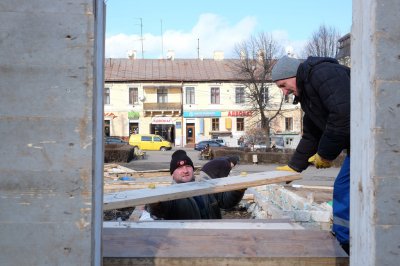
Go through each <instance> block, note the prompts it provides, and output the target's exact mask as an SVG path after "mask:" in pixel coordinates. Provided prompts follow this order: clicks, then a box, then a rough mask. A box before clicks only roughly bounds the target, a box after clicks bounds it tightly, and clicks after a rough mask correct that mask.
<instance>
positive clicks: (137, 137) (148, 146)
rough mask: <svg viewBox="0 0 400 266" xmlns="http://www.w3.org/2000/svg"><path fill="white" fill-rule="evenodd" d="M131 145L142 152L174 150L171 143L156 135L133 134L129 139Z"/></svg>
mask: <svg viewBox="0 0 400 266" xmlns="http://www.w3.org/2000/svg"><path fill="white" fill-rule="evenodd" d="M129 145H132V146H134V147H137V148H139V149H141V150H153V151H158V150H160V151H166V150H170V149H172V147H171V143H170V142H169V141H166V140H165V139H163V138H162V137H161V136H159V135H154V134H132V135H131V136H130V137H129Z"/></svg>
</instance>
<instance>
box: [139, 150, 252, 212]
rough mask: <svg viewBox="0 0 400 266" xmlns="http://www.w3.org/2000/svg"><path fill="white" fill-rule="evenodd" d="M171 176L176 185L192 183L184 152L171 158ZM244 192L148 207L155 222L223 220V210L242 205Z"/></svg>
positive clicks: (191, 168) (192, 175) (175, 201)
mask: <svg viewBox="0 0 400 266" xmlns="http://www.w3.org/2000/svg"><path fill="white" fill-rule="evenodd" d="M170 173H171V175H172V179H173V182H175V183H187V182H193V181H195V179H194V166H193V162H192V160H191V159H190V158H189V156H187V154H186V152H185V151H184V150H177V151H175V152H174V153H173V154H172V159H171V163H170ZM243 195H244V190H240V191H228V192H221V193H216V194H208V195H201V196H195V197H190V198H184V199H177V200H170V201H163V202H159V203H154V204H148V205H146V210H147V211H148V212H149V213H150V214H151V215H152V216H153V217H155V218H156V219H164V220H192V219H221V218H222V215H221V210H220V208H222V209H229V208H232V207H234V206H235V205H236V204H238V203H239V202H240V200H241V199H242V197H243Z"/></svg>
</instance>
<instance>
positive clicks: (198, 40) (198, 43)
mask: <svg viewBox="0 0 400 266" xmlns="http://www.w3.org/2000/svg"><path fill="white" fill-rule="evenodd" d="M197 59H200V39H199V38H197Z"/></svg>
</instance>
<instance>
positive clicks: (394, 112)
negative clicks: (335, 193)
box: [374, 60, 400, 178]
mask: <svg viewBox="0 0 400 266" xmlns="http://www.w3.org/2000/svg"><path fill="white" fill-rule="evenodd" d="M399 61H400V60H399ZM398 69H400V65H399V67H398ZM397 72H398V70H397ZM376 92H377V93H376V100H377V102H379V103H381V104H377V106H376V115H375V116H376V136H377V138H376V140H375V145H376V154H377V156H376V158H375V162H374V165H375V175H376V176H378V177H382V176H386V177H388V178H390V177H398V176H399V162H400V137H399V136H400V127H399V123H398V122H399V121H400V82H391V81H382V82H379V86H378V87H377V89H376Z"/></svg>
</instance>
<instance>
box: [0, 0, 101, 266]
mask: <svg viewBox="0 0 400 266" xmlns="http://www.w3.org/2000/svg"><path fill="white" fill-rule="evenodd" d="M95 2H96V1H93V0H73V1H51V0H37V1H21V0H16V1H10V0H6V1H1V3H0V46H1V49H0V58H1V60H0V76H1V79H0V93H1V96H2V97H0V135H1V136H2V141H1V142H0V158H1V160H0V172H1V173H2V174H1V178H0V198H1V203H0V208H1V217H0V235H1V236H2V238H1V240H0V265H90V264H91V263H92V261H93V249H92V243H93V239H95V238H96V237H98V236H97V235H100V234H99V233H97V235H95V234H94V233H93V230H92V226H93V220H92V215H93V209H92V208H93V206H92V202H93V197H92V193H93V191H92V190H93V177H92V175H93V158H94V155H93V150H94V149H93V136H94V133H93V131H94V128H95V127H94V120H93V107H92V106H93V103H94V100H93V86H94V82H93V79H94V74H93V73H94V67H95V66H94V62H95V60H94V41H95V40H94V36H95V35H94V21H95V19H94V14H93V8H94V6H95V5H94V4H95Z"/></svg>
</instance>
